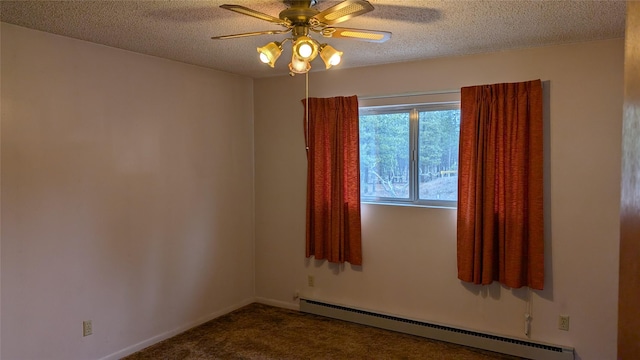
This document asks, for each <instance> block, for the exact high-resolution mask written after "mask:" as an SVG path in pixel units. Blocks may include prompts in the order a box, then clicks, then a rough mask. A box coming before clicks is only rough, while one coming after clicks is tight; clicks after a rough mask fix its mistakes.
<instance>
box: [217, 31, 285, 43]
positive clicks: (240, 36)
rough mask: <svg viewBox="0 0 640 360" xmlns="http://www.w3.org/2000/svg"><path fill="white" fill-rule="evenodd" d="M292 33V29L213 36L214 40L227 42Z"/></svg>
mask: <svg viewBox="0 0 640 360" xmlns="http://www.w3.org/2000/svg"><path fill="white" fill-rule="evenodd" d="M289 31H291V29H287V30H265V31H254V32H248V33H242V34H231V35H222V36H212V37H211V38H212V39H213V40H226V39H236V38H242V37H247V36H256V35H273V34H285V33H288V32H289Z"/></svg>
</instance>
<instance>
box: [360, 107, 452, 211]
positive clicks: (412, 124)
mask: <svg viewBox="0 0 640 360" xmlns="http://www.w3.org/2000/svg"><path fill="white" fill-rule="evenodd" d="M442 110H458V111H460V100H452V101H441V102H427V103H418V104H400V105H377V106H376V105H372V106H361V107H360V108H359V116H362V115H383V114H397V113H404V112H409V198H408V199H403V198H394V197H376V196H362V194H361V197H360V203H361V204H380V205H399V206H414V207H430V208H448V209H456V208H457V206H458V200H457V197H456V200H455V201H454V200H435V199H431V200H426V199H420V198H419V186H420V184H419V181H418V176H419V175H418V173H419V168H418V166H419V159H420V153H419V151H420V147H419V134H420V129H419V121H420V118H419V116H420V112H427V111H442ZM458 135H459V134H458Z"/></svg>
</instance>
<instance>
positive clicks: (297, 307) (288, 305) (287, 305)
mask: <svg viewBox="0 0 640 360" xmlns="http://www.w3.org/2000/svg"><path fill="white" fill-rule="evenodd" d="M255 302H257V303H260V304H265V305H271V306H275V307H279V308H284V309H289V310H300V304H299V303H298V302H297V301H296V302H286V301H281V300H274V299H267V298H262V297H257V298H255Z"/></svg>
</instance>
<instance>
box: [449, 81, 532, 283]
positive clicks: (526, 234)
mask: <svg viewBox="0 0 640 360" xmlns="http://www.w3.org/2000/svg"><path fill="white" fill-rule="evenodd" d="M542 139H543V133H542V83H541V81H540V80H534V81H528V82H522V83H512V84H494V85H482V86H472V87H465V88H462V90H461V123H460V155H459V156H460V159H459V169H458V171H459V178H458V179H459V180H458V224H457V227H458V234H457V237H458V243H457V247H458V255H457V257H458V278H459V279H460V280H462V281H466V282H472V283H475V284H489V283H491V282H493V281H494V280H498V281H499V282H501V283H502V284H505V285H507V286H509V287H512V288H519V287H522V286H529V287H530V288H532V289H539V290H542V288H543V285H544V230H543V204H542V202H543V201H542V199H543V178H542V161H543V145H542Z"/></svg>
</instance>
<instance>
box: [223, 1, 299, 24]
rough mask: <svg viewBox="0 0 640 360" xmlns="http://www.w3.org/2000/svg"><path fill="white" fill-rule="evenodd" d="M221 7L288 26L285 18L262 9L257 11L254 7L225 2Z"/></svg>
mask: <svg viewBox="0 0 640 360" xmlns="http://www.w3.org/2000/svg"><path fill="white" fill-rule="evenodd" d="M220 7H221V8H223V9H227V10H231V11H234V12H237V13H238V14H242V15H248V16H251V17H254V18H256V19H260V20H265V21H268V22H271V23H274V24H278V25H282V26H288V24H287V22H286V21H285V20H282V19H279V18H277V17H275V16H271V15H267V14H265V13H262V12H260V11H256V10H253V9H249V8H248V7H244V6H241V5H230V4H224V5H220Z"/></svg>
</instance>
